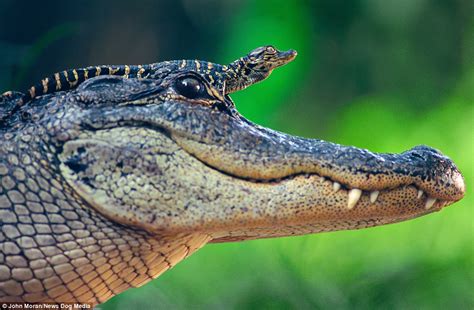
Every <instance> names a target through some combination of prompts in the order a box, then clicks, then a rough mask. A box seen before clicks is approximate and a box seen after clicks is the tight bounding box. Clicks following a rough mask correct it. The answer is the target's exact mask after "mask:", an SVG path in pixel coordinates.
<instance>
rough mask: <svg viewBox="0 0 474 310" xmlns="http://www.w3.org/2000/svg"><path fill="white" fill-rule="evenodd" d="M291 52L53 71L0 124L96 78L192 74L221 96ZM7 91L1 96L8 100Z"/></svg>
mask: <svg viewBox="0 0 474 310" xmlns="http://www.w3.org/2000/svg"><path fill="white" fill-rule="evenodd" d="M295 57H296V51H295V50H289V51H279V50H277V49H276V48H274V47H273V46H271V45H267V46H262V47H259V48H256V49H254V50H252V51H251V52H250V53H248V54H247V55H245V56H244V57H242V58H239V59H237V60H236V61H234V62H232V63H230V64H229V65H227V66H226V65H220V64H215V63H212V62H207V61H202V60H173V61H164V62H159V63H153V64H147V65H112V66H109V65H102V66H91V67H87V68H78V69H70V70H64V71H61V72H56V73H54V74H52V75H51V76H49V77H46V78H44V79H42V80H41V81H40V82H39V83H37V84H36V85H34V86H31V87H30V88H29V89H28V91H27V92H26V93H25V94H22V95H21V96H19V98H17V100H16V101H17V102H16V104H15V106H14V108H13V109H11V110H8V109H4V110H3V111H2V110H0V124H1V123H4V122H6V120H7V119H8V118H10V117H11V116H12V115H14V114H15V113H16V112H18V110H19V109H20V108H21V107H22V106H23V105H25V104H27V103H28V102H30V101H31V100H33V99H34V98H36V97H38V96H41V95H46V94H52V93H55V92H58V91H65V90H71V89H75V88H77V87H78V86H79V85H81V83H83V82H85V81H87V80H89V79H91V78H94V77H98V76H121V77H124V78H136V79H147V78H151V79H160V78H161V76H162V75H163V74H167V73H168V72H178V71H182V72H187V71H193V72H196V73H199V74H200V75H201V76H203V77H204V78H205V79H206V80H207V81H208V82H209V83H210V84H212V86H213V89H214V90H213V91H214V92H215V93H214V96H216V97H218V98H220V99H221V100H224V99H223V96H225V95H228V94H231V93H234V92H236V91H238V90H242V89H244V88H247V87H248V86H250V85H252V84H255V83H258V82H260V81H263V80H265V79H266V78H267V77H268V76H269V75H270V74H271V73H272V71H273V69H275V68H278V67H280V66H283V65H285V64H287V63H288V62H290V61H292V60H293V59H295ZM12 94H13V93H12V92H11V91H9V92H6V93H4V94H3V96H5V97H10V96H11V95H12Z"/></svg>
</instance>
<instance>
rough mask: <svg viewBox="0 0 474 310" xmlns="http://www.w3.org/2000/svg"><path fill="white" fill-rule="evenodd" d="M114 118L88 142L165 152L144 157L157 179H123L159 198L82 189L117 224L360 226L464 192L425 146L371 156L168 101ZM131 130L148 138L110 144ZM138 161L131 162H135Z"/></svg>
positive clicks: (432, 207) (413, 212)
mask: <svg viewBox="0 0 474 310" xmlns="http://www.w3.org/2000/svg"><path fill="white" fill-rule="evenodd" d="M94 115H95V116H97V115H98V116H100V117H102V116H103V115H105V114H103V113H94ZM94 115H91V116H89V117H86V119H87V120H88V121H89V124H88V126H97V125H98V124H99V125H100V124H101V123H104V122H105V123H110V122H109V121H107V120H101V119H98V118H97V117H94ZM113 123H114V124H116V125H114V126H117V127H116V129H112V130H113V131H115V130H117V132H116V133H114V134H113V135H110V134H107V137H102V136H101V133H100V131H96V132H94V133H92V134H91V136H88V139H93V140H98V141H99V140H100V141H104V142H102V143H106V144H108V145H110V148H111V150H110V154H114V155H113V156H121V155H120V153H121V152H122V151H121V150H122V149H125V148H126V150H127V152H128V153H130V154H133V153H136V154H139V153H140V152H143V151H141V150H142V149H150V150H155V149H157V148H158V149H163V150H165V151H166V155H163V154H161V153H160V152H158V153H156V154H154V153H153V152H154V151H152V152H151V153H150V154H149V157H150V159H149V165H151V166H155V165H156V166H157V167H156V168H153V169H155V170H157V171H161V175H160V177H159V178H157V177H155V176H153V175H151V176H147V175H146V174H145V172H141V171H140V170H138V171H136V172H135V171H132V172H131V174H132V175H133V176H132V175H131V176H129V177H128V178H129V179H133V178H135V177H136V178H137V179H141V181H142V183H143V180H146V182H150V183H149V184H148V185H147V184H145V185H141V186H140V187H138V188H137V191H140V190H141V189H142V188H148V189H147V190H143V192H142V193H140V194H139V195H138V194H137V199H140V201H150V196H152V197H158V198H159V199H160V200H159V201H157V200H153V199H152V200H151V201H152V202H153V203H152V204H151V205H148V206H147V207H146V208H145V209H143V210H142V209H136V208H134V209H133V210H131V209H129V208H128V207H127V206H126V204H124V203H123V202H120V201H114V199H113V197H106V198H104V197H103V195H102V196H100V197H99V196H96V194H95V193H94V192H93V191H91V190H89V189H87V188H86V190H85V191H84V192H86V194H85V195H89V196H90V197H91V198H90V199H88V200H89V201H90V202H91V204H92V205H95V206H96V207H97V208H99V209H100V210H99V211H102V212H103V213H105V214H106V215H108V216H109V217H111V218H113V219H114V220H116V221H118V222H121V223H123V224H128V225H130V224H131V225H136V226H139V227H140V228H143V229H146V230H148V231H150V232H155V233H159V234H176V233H182V232H185V233H186V232H196V231H199V232H203V233H206V234H209V235H212V236H213V239H214V241H215V242H217V241H232V240H246V239H256V238H267V237H276V236H287V235H299V234H308V233H313V232H320V231H333V230H341V229H357V228H365V227H370V226H376V225H383V224H387V223H393V222H398V221H402V220H407V219H411V218H415V217H418V216H421V215H424V214H427V213H431V212H434V211H437V210H440V209H441V208H443V207H444V206H447V205H449V204H452V203H453V202H455V201H457V200H459V199H461V198H462V197H463V195H464V180H463V178H462V176H461V174H460V172H459V171H458V170H457V168H456V166H455V165H454V164H453V163H452V161H451V160H450V159H448V158H447V157H445V156H443V155H442V154H441V153H439V152H438V151H436V150H434V149H432V148H429V147H426V146H419V147H415V148H413V149H411V150H409V151H407V152H404V153H402V154H376V153H372V152H369V151H367V150H363V149H359V148H355V147H347V146H341V145H337V144H333V143H329V142H325V141H321V140H312V139H304V138H299V137H293V136H290V135H286V134H282V133H279V132H276V131H273V130H269V129H266V128H262V127H260V126H258V125H255V124H252V123H250V122H249V121H247V120H245V119H244V118H243V117H241V116H240V115H239V114H237V113H236V112H235V111H234V112H232V113H230V114H226V113H222V112H219V111H215V110H212V109H209V108H208V107H203V106H198V105H184V104H182V103H174V102H169V101H168V102H164V103H162V104H160V105H156V106H149V107H134V108H130V110H129V111H127V112H126V113H125V114H124V115H122V117H121V120H120V121H119V122H118V123H117V119H116V118H114V122H113ZM144 124H145V125H144ZM130 127H134V128H142V129H141V130H139V131H136V130H133V132H134V133H133V135H134V136H136V135H140V136H142V137H141V138H140V137H137V139H136V140H137V141H150V142H149V143H150V144H149V145H143V144H142V143H140V144H137V146H136V151H135V152H132V151H133V149H134V147H133V145H131V144H130V142H127V143H126V144H124V141H123V140H125V141H127V140H130V139H123V138H121V139H120V140H117V141H113V140H110V137H115V136H116V137H123V136H126V135H132V133H131V130H130ZM87 143H89V142H87ZM93 143H95V142H93ZM147 143H148V142H147ZM103 148H104V147H102V149H103ZM73 154H74V153H73V151H72V155H73ZM115 154H119V155H115ZM97 157H98V156H97V155H94V154H91V158H95V161H97ZM135 157H136V155H134V156H132V157H131V158H129V159H128V160H129V161H134V160H139V159H140V158H137V159H136V158H135ZM104 160H105V161H108V162H110V161H111V159H110V157H108V158H106V159H104ZM114 160H115V159H114ZM117 160H118V159H117ZM143 160H144V159H143ZM143 160H142V159H140V161H141V162H143ZM141 165H143V164H141ZM112 166H114V165H112ZM135 173H136V176H134V174H135ZM94 177H95V176H93V175H92V176H88V179H89V180H91V179H92V180H93V179H94ZM74 179H78V178H76V177H74ZM81 186H82V185H81V184H76V185H75V187H76V188H81ZM153 188H160V191H159V192H157V193H153ZM150 189H151V191H152V192H150ZM83 196H84V195H83ZM95 197H97V199H96V198H95ZM162 197H168V198H167V199H166V200H162V199H161V198H162ZM96 200H97V201H96Z"/></svg>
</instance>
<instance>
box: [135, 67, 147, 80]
mask: <svg viewBox="0 0 474 310" xmlns="http://www.w3.org/2000/svg"><path fill="white" fill-rule="evenodd" d="M138 68H140V69H139V70H138V72H137V77H138V78H141V77H142V74H143V73H144V72H145V69H144V68H143V67H142V66H141V65H138Z"/></svg>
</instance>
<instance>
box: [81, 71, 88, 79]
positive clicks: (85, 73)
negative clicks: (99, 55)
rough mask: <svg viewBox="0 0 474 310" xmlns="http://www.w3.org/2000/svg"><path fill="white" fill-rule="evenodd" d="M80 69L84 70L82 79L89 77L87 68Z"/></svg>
mask: <svg viewBox="0 0 474 310" xmlns="http://www.w3.org/2000/svg"><path fill="white" fill-rule="evenodd" d="M82 71H84V80H87V79H88V78H89V70H87V69H83V70H82Z"/></svg>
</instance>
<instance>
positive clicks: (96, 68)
mask: <svg viewBox="0 0 474 310" xmlns="http://www.w3.org/2000/svg"><path fill="white" fill-rule="evenodd" d="M101 71H102V69H101V68H100V67H95V76H99V75H100V72H101Z"/></svg>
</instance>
